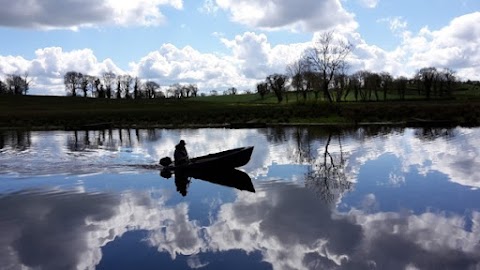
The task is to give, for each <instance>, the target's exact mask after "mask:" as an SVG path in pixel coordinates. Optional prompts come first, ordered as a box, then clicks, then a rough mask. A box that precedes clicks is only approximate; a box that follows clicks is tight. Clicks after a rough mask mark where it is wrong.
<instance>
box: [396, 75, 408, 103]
mask: <svg viewBox="0 0 480 270" xmlns="http://www.w3.org/2000/svg"><path fill="white" fill-rule="evenodd" d="M407 82H408V79H407V78H406V77H403V76H400V77H398V78H397V79H395V80H394V81H393V84H394V85H395V89H396V90H397V93H398V95H399V97H400V99H401V100H404V99H405V92H406V91H407Z"/></svg>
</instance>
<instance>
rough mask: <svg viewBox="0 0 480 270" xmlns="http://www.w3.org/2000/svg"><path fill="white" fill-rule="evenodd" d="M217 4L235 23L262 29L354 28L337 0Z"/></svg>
mask: <svg viewBox="0 0 480 270" xmlns="http://www.w3.org/2000/svg"><path fill="white" fill-rule="evenodd" d="M217 5H218V6H219V7H220V8H221V9H223V10H226V11H228V12H229V13H230V15H231V19H232V20H233V21H234V22H238V23H241V24H244V25H247V26H250V27H256V28H261V29H270V30H278V29H289V30H294V31H298V30H299V31H312V32H313V31H318V30H325V29H330V28H333V27H336V26H343V27H346V28H349V29H355V28H356V27H357V23H356V22H355V21H354V19H353V15H352V14H351V13H348V12H347V11H346V10H345V9H344V8H343V7H342V4H341V2H340V0H319V1H314V0H300V1H298V0H280V1H274V0H268V1H263V0H244V1H235V0H217Z"/></svg>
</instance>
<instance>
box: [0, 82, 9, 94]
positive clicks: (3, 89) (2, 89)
mask: <svg viewBox="0 0 480 270" xmlns="http://www.w3.org/2000/svg"><path fill="white" fill-rule="evenodd" d="M7 93H8V87H7V84H6V83H4V82H3V81H2V80H0V95H5V94H7Z"/></svg>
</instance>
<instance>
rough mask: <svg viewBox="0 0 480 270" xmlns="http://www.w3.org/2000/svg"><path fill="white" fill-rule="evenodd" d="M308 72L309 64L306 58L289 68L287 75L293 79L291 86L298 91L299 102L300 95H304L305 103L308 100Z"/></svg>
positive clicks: (295, 62) (290, 65)
mask: <svg viewBox="0 0 480 270" xmlns="http://www.w3.org/2000/svg"><path fill="white" fill-rule="evenodd" d="M307 71H308V62H307V61H305V59H304V58H300V59H298V60H296V61H294V62H293V63H290V64H289V65H288V66H287V74H288V76H289V77H290V79H291V85H292V87H293V88H294V89H295V91H296V96H297V101H298V94H299V93H302V97H303V101H306V100H307V93H308V92H307V91H308V88H307V84H306V80H305V73H306V72H307Z"/></svg>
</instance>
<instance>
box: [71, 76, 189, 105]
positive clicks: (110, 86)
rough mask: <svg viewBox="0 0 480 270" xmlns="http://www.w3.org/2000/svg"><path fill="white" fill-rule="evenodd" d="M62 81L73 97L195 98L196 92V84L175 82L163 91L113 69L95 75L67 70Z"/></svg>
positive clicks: (153, 82)
mask: <svg viewBox="0 0 480 270" xmlns="http://www.w3.org/2000/svg"><path fill="white" fill-rule="evenodd" d="M63 82H64V84H65V91H66V93H67V95H68V96H73V97H76V96H83V97H96V98H108V99H112V98H115V99H153V98H167V97H172V98H184V97H194V96H197V94H198V87H197V86H196V85H195V84H187V85H181V84H179V83H176V84H173V85H171V86H169V88H168V89H167V90H166V91H165V93H164V91H162V90H161V88H160V84H158V83H157V82H155V81H151V80H147V81H145V82H144V81H142V80H141V79H140V78H138V77H132V76H131V75H128V74H123V75H116V74H115V73H113V72H105V73H103V74H102V75H101V76H99V77H97V76H92V75H86V74H82V73H81V72H77V71H69V72H67V73H66V74H65V75H64V77H63Z"/></svg>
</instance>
